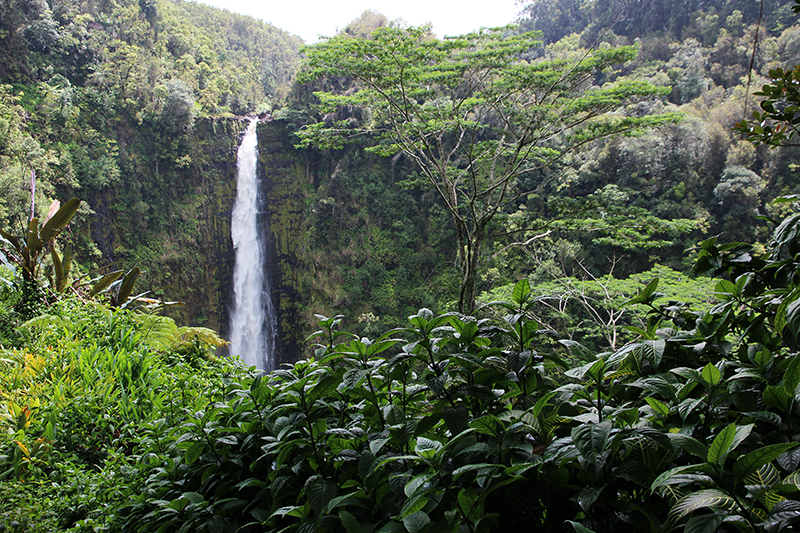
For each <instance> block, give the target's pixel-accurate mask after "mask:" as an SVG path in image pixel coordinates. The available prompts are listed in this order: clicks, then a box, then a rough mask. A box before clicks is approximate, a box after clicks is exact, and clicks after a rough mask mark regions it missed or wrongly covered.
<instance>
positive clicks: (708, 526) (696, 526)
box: [683, 513, 725, 533]
mask: <svg viewBox="0 0 800 533" xmlns="http://www.w3.org/2000/svg"><path fill="white" fill-rule="evenodd" d="M723 520H725V515H722V514H718V513H714V514H704V515H700V516H695V517H693V518H692V519H691V520H689V521H688V522H686V527H685V528H684V529H683V533H714V532H715V531H717V528H718V527H719V526H720V524H722V521H723Z"/></svg>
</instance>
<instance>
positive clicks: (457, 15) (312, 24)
mask: <svg viewBox="0 0 800 533" xmlns="http://www.w3.org/2000/svg"><path fill="white" fill-rule="evenodd" d="M200 1H201V2H203V3H204V4H210V5H212V6H217V7H221V8H224V9H228V10H230V11H233V12H235V13H242V14H244V15H251V16H253V17H255V18H258V19H261V20H263V21H264V22H269V23H270V24H272V25H273V26H277V27H278V28H280V29H282V30H286V31H288V32H289V33H294V34H296V35H299V36H300V37H302V38H303V40H304V41H305V42H306V43H307V44H312V43H314V42H316V41H317V40H318V38H319V36H320V35H323V36H326V37H330V36H333V35H334V34H335V33H336V31H337V30H339V29H341V28H344V27H345V26H347V24H348V23H349V22H351V21H352V20H354V19H356V18H358V17H359V16H360V15H361V13H363V12H364V11H366V10H367V9H371V10H373V11H377V12H378V13H382V14H383V15H385V16H386V17H387V18H388V19H389V20H395V19H403V20H404V21H405V22H407V23H409V24H412V25H414V26H418V25H421V24H425V23H427V22H431V23H432V24H433V31H434V32H435V33H436V34H437V35H438V36H440V37H443V36H445V35H460V34H462V33H467V32H469V31H471V30H476V29H478V28H480V27H492V26H505V25H506V24H509V23H511V22H513V21H514V19H515V18H516V16H517V14H518V12H519V9H520V8H519V6H518V5H517V4H516V0H491V1H490V2H487V1H486V0H481V1H480V2H477V1H472V2H470V1H469V0H462V1H458V0H277V1H276V0H200Z"/></svg>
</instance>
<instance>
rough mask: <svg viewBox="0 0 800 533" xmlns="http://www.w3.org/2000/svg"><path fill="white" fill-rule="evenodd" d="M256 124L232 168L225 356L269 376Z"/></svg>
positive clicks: (272, 327)
mask: <svg viewBox="0 0 800 533" xmlns="http://www.w3.org/2000/svg"><path fill="white" fill-rule="evenodd" d="M257 123H258V121H257V120H255V119H254V120H252V121H251V122H250V125H249V126H248V127H247V131H246V132H245V134H244V137H243V138H242V144H241V145H240V146H239V152H238V156H237V163H236V165H237V177H236V201H235V202H234V204H233V213H232V216H231V237H232V239H233V248H234V253H235V263H234V268H233V296H234V298H233V300H234V301H233V311H232V313H231V325H230V326H231V327H230V332H231V333H230V346H229V351H230V354H231V355H238V356H239V357H240V358H241V360H242V362H243V363H244V364H245V365H248V366H255V367H258V368H259V369H261V370H265V371H271V370H274V368H275V366H276V365H275V355H274V352H275V334H276V331H277V320H276V317H275V312H274V309H273V306H272V301H271V298H270V289H269V282H268V280H267V278H266V276H265V275H264V266H265V264H266V259H267V258H266V255H265V254H266V250H267V247H266V246H265V243H264V239H265V236H266V235H268V234H269V232H268V228H267V227H266V217H261V219H262V220H259V207H260V202H259V183H258V172H257V170H258V138H257V135H256V125H257Z"/></svg>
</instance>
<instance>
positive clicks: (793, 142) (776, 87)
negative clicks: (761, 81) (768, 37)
mask: <svg viewBox="0 0 800 533" xmlns="http://www.w3.org/2000/svg"><path fill="white" fill-rule="evenodd" d="M792 10H793V11H794V12H795V13H798V14H800V0H795V2H794V5H793V6H792ZM769 77H770V78H771V79H772V84H767V85H764V86H763V87H762V88H761V90H760V91H758V92H756V93H753V94H755V95H756V96H763V97H765V98H764V100H762V101H761V103H760V106H761V109H763V111H761V112H760V111H758V110H756V111H753V119H754V120H751V121H747V120H742V121H741V122H739V123H738V124H736V129H737V130H738V131H739V133H742V134H744V135H747V139H748V140H749V141H751V142H752V143H753V144H755V145H759V144H761V143H764V144H767V145H769V146H772V147H773V148H774V147H776V146H800V140H799V139H800V64H797V65H795V66H794V68H787V69H782V68H776V69H772V70H770V71H769Z"/></svg>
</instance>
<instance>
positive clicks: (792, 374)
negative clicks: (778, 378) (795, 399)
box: [783, 300, 800, 396]
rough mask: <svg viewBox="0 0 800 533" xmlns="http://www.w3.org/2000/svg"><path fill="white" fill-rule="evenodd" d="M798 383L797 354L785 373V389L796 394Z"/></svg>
mask: <svg viewBox="0 0 800 533" xmlns="http://www.w3.org/2000/svg"><path fill="white" fill-rule="evenodd" d="M798 301H800V300H798ZM798 385H800V356H797V355H795V356H793V357H792V359H791V360H790V361H789V365H788V366H787V367H786V372H785V373H784V375H783V390H785V391H786V393H787V394H788V395H789V396H794V392H795V391H796V390H797V386H798Z"/></svg>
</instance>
